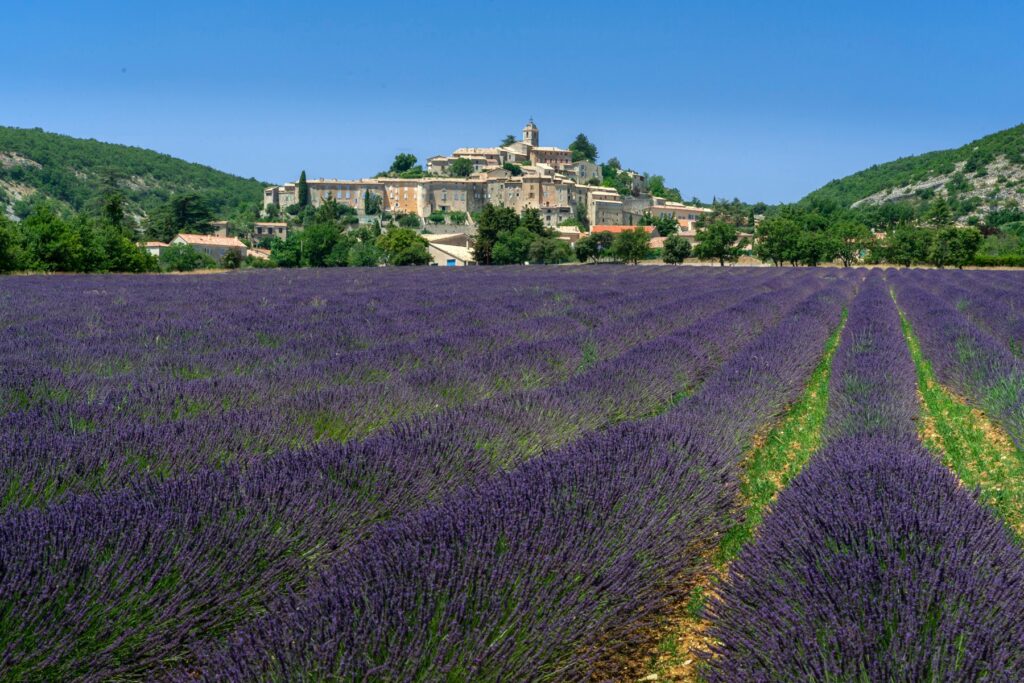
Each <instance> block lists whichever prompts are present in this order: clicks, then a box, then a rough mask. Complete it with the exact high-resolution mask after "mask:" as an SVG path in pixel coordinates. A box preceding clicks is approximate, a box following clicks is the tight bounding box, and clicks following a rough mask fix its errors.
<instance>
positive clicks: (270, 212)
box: [263, 204, 281, 221]
mask: <svg viewBox="0 0 1024 683" xmlns="http://www.w3.org/2000/svg"><path fill="white" fill-rule="evenodd" d="M263 214H264V215H265V216H266V217H267V220H268V221H276V220H278V219H279V218H281V207H280V206H278V205H277V204H267V205H266V206H265V207H264V208H263Z"/></svg>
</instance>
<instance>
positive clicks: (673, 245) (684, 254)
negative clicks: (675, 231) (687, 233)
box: [661, 235, 693, 263]
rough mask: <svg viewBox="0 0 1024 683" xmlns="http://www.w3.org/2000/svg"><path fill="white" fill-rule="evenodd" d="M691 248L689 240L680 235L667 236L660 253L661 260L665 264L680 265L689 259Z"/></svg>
mask: <svg viewBox="0 0 1024 683" xmlns="http://www.w3.org/2000/svg"><path fill="white" fill-rule="evenodd" d="M692 252H693V246H692V245H691V244H690V240H688V239H686V238H685V237H683V236H682V235H669V236H668V237H666V238H665V248H664V250H663V251H662V256H661V258H662V260H663V261H665V263H682V262H683V261H685V260H686V259H688V258H689V257H690V254H691V253H692Z"/></svg>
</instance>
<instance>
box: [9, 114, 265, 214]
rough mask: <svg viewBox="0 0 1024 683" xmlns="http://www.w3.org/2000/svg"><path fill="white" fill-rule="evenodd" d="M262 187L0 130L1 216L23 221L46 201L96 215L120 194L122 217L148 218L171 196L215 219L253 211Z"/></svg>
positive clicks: (136, 153)
mask: <svg viewBox="0 0 1024 683" xmlns="http://www.w3.org/2000/svg"><path fill="white" fill-rule="evenodd" d="M262 188H263V183H261V182H260V181H258V180H255V179H252V178H249V179H246V178H240V177H238V176H234V175H231V174H229V173H223V172H221V171H217V170H215V169H212V168H210V167H208V166H203V165H201V164H193V163H189V162H187V161H182V160H181V159H176V158H174V157H172V156H169V155H167V154H160V153H158V152H153V151H151V150H147V149H141V148H139V147H129V146H126V145H115V144H110V143H106V142H98V141H96V140H82V139H79V138H73V137H70V136H67V135H58V134H55V133H47V132H45V131H43V130H41V129H39V128H32V129H27V128H10V127H2V126H0V215H3V214H5V213H6V214H7V215H9V216H12V217H25V216H27V215H28V214H29V213H30V212H31V210H32V206H33V205H34V204H35V203H38V202H39V201H40V200H41V199H51V200H54V201H56V202H58V203H59V204H60V205H64V206H66V207H69V208H71V209H74V210H75V211H85V212H89V213H97V212H99V211H100V208H101V207H102V205H103V201H104V197H106V196H108V195H110V194H115V193H116V194H119V195H121V196H122V197H123V199H124V201H125V209H126V211H127V213H129V214H131V215H134V216H135V217H136V218H142V217H144V216H146V215H148V214H149V213H150V212H151V211H153V210H154V209H156V208H158V207H160V206H161V205H163V204H164V203H165V202H166V201H167V200H168V199H169V198H170V197H171V196H172V195H175V194H182V193H188V194H196V195H199V196H200V197H202V198H203V199H205V200H206V204H207V205H208V206H209V207H210V208H211V209H212V210H213V212H214V213H215V214H216V215H218V216H227V215H229V214H232V213H234V212H235V211H237V210H238V209H239V208H240V207H242V206H244V205H257V204H258V203H259V202H260V201H261V198H262V194H261V192H262Z"/></svg>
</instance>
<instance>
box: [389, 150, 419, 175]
mask: <svg viewBox="0 0 1024 683" xmlns="http://www.w3.org/2000/svg"><path fill="white" fill-rule="evenodd" d="M415 165H416V157H415V156H413V155H412V154H406V153H401V154H396V155H395V160H394V161H392V162H391V168H390V169H388V170H389V172H391V173H404V172H406V171H408V170H410V169H411V168H412V167H413V166H415Z"/></svg>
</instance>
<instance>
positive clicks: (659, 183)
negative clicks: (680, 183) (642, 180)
mask: <svg viewBox="0 0 1024 683" xmlns="http://www.w3.org/2000/svg"><path fill="white" fill-rule="evenodd" d="M647 191H648V192H650V193H651V194H652V195H654V196H655V197H664V198H665V199H667V200H669V201H670V202H682V201H683V195H682V193H680V192H679V190H678V189H677V188H675V187H665V177H664V176H660V175H652V176H649V177H648V178H647Z"/></svg>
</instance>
